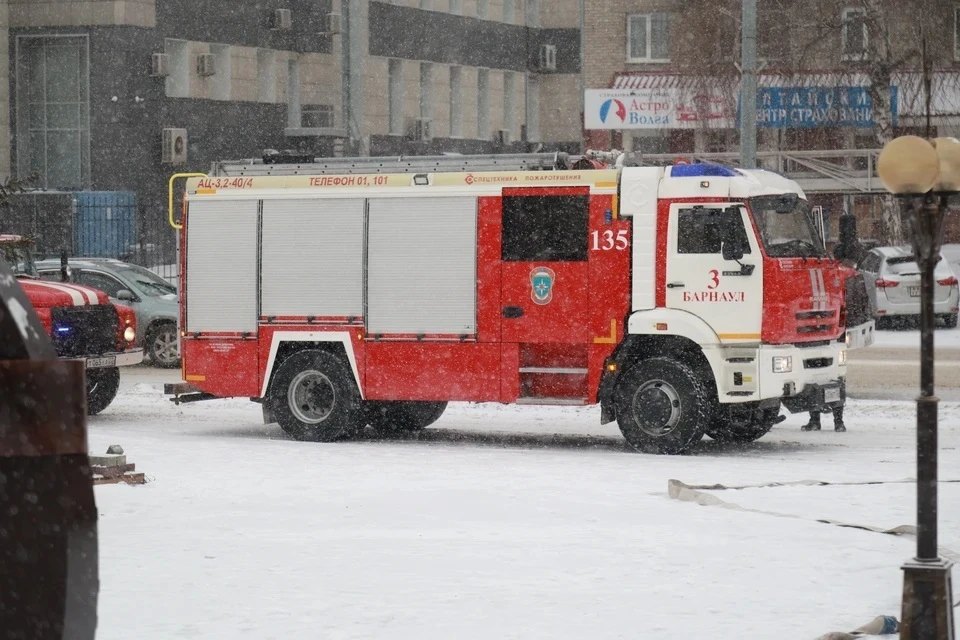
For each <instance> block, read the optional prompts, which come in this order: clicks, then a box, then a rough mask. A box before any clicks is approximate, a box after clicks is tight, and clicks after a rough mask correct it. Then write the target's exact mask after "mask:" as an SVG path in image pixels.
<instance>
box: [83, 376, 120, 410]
mask: <svg viewBox="0 0 960 640" xmlns="http://www.w3.org/2000/svg"><path fill="white" fill-rule="evenodd" d="M119 389H120V369H118V368H117V367H110V368H108V369H87V415H88V416H95V415H97V414H98V413H100V412H101V411H103V410H104V409H106V408H107V407H109V406H110V403H112V402H113V399H114V398H116V397H117V391H118V390H119Z"/></svg>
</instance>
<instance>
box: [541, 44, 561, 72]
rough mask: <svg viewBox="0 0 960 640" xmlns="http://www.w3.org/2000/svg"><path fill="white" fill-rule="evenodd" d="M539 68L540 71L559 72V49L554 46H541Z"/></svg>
mask: <svg viewBox="0 0 960 640" xmlns="http://www.w3.org/2000/svg"><path fill="white" fill-rule="evenodd" d="M537 67H538V68H539V69H540V71H556V70H557V47H556V45H552V44H542V45H540V58H539V60H538V65H537Z"/></svg>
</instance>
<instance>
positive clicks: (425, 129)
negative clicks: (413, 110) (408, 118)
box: [410, 118, 433, 142]
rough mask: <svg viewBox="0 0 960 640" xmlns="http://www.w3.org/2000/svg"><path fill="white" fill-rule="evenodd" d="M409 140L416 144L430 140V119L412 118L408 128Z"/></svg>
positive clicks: (431, 126)
mask: <svg viewBox="0 0 960 640" xmlns="http://www.w3.org/2000/svg"><path fill="white" fill-rule="evenodd" d="M410 138H411V139H413V140H416V141H418V142H429V141H430V140H432V139H433V120H432V119H430V118H414V119H413V122H412V124H411V126H410Z"/></svg>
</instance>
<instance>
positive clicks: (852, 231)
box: [833, 214, 860, 262]
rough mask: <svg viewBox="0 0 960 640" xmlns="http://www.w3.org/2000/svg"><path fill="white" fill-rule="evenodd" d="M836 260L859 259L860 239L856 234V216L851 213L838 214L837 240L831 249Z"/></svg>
mask: <svg viewBox="0 0 960 640" xmlns="http://www.w3.org/2000/svg"><path fill="white" fill-rule="evenodd" d="M833 257H834V258H836V259H837V260H853V261H857V262H858V261H859V260H860V239H859V237H858V234H857V217H856V216H854V215H852V214H844V215H842V216H840V233H839V241H838V242H837V246H836V248H834V250H833Z"/></svg>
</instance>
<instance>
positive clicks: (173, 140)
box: [160, 129, 187, 164]
mask: <svg viewBox="0 0 960 640" xmlns="http://www.w3.org/2000/svg"><path fill="white" fill-rule="evenodd" d="M160 161H161V162H162V163H163V164H185V163H186V162H187V130H186V129H164V130H163V157H162V158H161V160H160Z"/></svg>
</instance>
